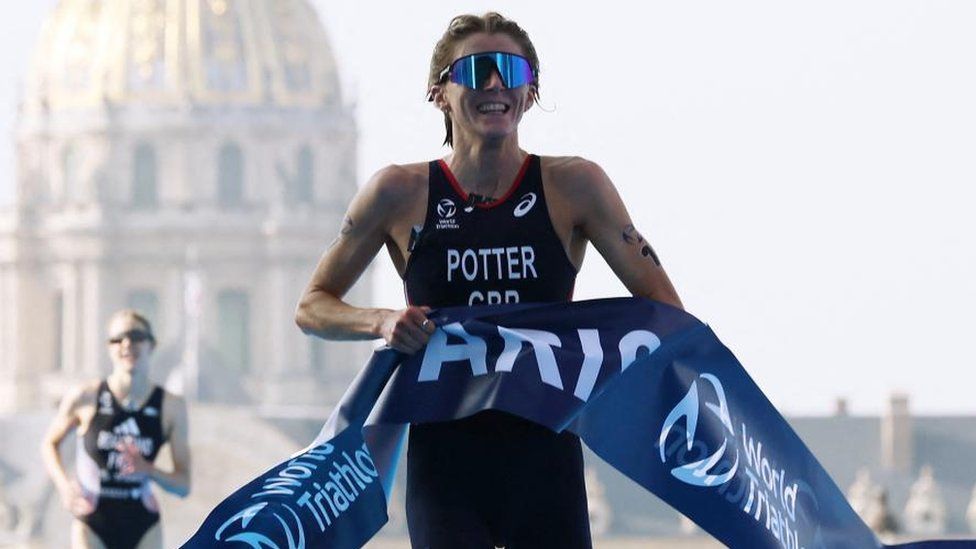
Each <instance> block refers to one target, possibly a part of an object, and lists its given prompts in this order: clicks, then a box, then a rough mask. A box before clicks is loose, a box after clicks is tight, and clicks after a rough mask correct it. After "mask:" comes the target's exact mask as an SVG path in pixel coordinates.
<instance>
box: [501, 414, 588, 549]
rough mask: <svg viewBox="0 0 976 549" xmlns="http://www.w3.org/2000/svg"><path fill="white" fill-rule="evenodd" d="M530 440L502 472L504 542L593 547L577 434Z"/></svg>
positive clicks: (515, 545) (516, 546) (511, 547)
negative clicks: (506, 501) (503, 484)
mask: <svg viewBox="0 0 976 549" xmlns="http://www.w3.org/2000/svg"><path fill="white" fill-rule="evenodd" d="M530 440H531V441H529V440H527V441H526V443H525V444H523V451H522V452H521V453H520V458H519V459H518V460H517V461H514V462H510V463H509V464H508V466H507V467H506V469H507V470H506V471H505V474H506V476H507V477H508V478H507V479H506V482H505V484H506V485H507V488H508V490H507V493H506V497H507V500H508V502H509V503H510V504H509V505H508V506H507V508H506V509H505V513H504V516H505V521H504V523H505V526H504V529H503V530H504V535H505V539H506V541H507V542H508V545H507V547H509V549H519V548H533V547H560V548H566V549H573V548H589V547H592V542H591V540H590V522H589V511H588V509H587V503H586V483H585V482H584V478H583V451H582V447H581V445H580V442H579V439H578V438H577V437H575V436H574V435H572V434H570V433H563V434H559V435H556V434H554V433H552V434H551V436H550V434H544V435H542V436H540V437H538V438H536V437H532V438H531V439H530ZM515 502H517V505H514V504H512V503H515Z"/></svg>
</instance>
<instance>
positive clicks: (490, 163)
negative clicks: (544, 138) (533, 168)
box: [445, 135, 526, 198]
mask: <svg viewBox="0 0 976 549" xmlns="http://www.w3.org/2000/svg"><path fill="white" fill-rule="evenodd" d="M525 156H526V153H525V151H523V150H522V149H520V148H519V146H518V137H517V136H516V135H513V136H510V137H506V138H505V139H502V140H499V141H490V142H485V141H479V142H477V143H471V142H468V141H467V140H466V139H463V138H462V139H459V140H458V141H456V142H455V144H454V152H452V153H451V154H450V155H448V156H447V158H445V161H446V162H447V165H448V166H450V168H451V172H452V173H454V176H455V177H456V178H457V180H458V183H460V185H461V187H462V188H464V190H465V191H466V192H468V193H474V194H479V195H482V196H488V197H492V198H498V195H499V194H501V193H504V192H505V191H506V190H508V186H509V185H511V184H512V181H514V179H515V175H516V174H517V173H518V171H519V169H520V168H521V167H522V163H523V162H524V161H525Z"/></svg>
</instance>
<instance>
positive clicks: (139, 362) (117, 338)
mask: <svg viewBox="0 0 976 549" xmlns="http://www.w3.org/2000/svg"><path fill="white" fill-rule="evenodd" d="M150 333H151V332H150V331H149V327H148V326H146V325H145V324H144V323H143V322H142V321H140V320H139V319H138V318H136V317H135V316H133V315H131V314H121V313H117V314H115V315H114V316H113V317H112V320H111V321H110V322H109V325H108V339H109V341H108V355H109V358H111V360H112V366H113V367H114V368H115V369H121V370H123V371H125V372H129V373H131V372H134V371H135V370H145V369H146V368H148V365H149V357H150V355H151V354H152V351H153V348H154V346H155V344H154V342H153V341H152V339H151V338H150V337H147V335H149V334H150Z"/></svg>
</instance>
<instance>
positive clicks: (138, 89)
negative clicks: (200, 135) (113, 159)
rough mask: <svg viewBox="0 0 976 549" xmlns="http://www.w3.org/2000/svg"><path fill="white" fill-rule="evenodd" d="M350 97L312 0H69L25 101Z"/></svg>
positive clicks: (56, 16)
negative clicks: (342, 90) (341, 85)
mask: <svg viewBox="0 0 976 549" xmlns="http://www.w3.org/2000/svg"><path fill="white" fill-rule="evenodd" d="M340 102H341V101H340V96H339V84H338V77H337V75H336V66H335V59H334V57H333V55H332V50H331V48H330V47H329V44H328V40H327V39H326V35H325V30H324V29H323V27H322V25H321V24H320V23H319V20H318V17H317V16H316V13H315V10H314V9H313V8H312V7H311V6H310V5H309V4H308V3H307V2H306V0H61V1H60V2H59V3H58V6H57V7H56V8H55V10H54V12H53V13H52V15H51V16H50V17H49V18H48V20H47V21H46V22H45V25H44V28H43V30H42V34H41V40H40V43H39V45H38V48H37V50H36V52H35V56H34V60H33V64H32V68H31V71H30V76H29V80H28V84H27V90H26V95H25V101H24V106H25V107H26V108H27V109H29V110H33V109H45V108H47V109H52V110H55V109H72V108H85V107H96V106H102V105H106V104H115V105H124V104H140V105H146V104H150V105H160V106H166V105H174V106H175V105H186V104H191V105H196V104H199V105H208V104H219V105H228V104H230V105H234V104H236V105H243V106H249V105H253V106H261V105H264V106H283V107H293V106H301V107H317V106H322V105H326V104H335V103H340Z"/></svg>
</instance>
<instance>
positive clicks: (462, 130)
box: [432, 32, 535, 143]
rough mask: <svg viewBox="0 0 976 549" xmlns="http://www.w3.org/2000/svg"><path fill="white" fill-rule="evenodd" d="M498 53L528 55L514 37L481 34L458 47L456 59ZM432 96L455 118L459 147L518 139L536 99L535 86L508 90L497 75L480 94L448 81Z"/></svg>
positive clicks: (441, 107) (434, 90) (453, 125)
mask: <svg viewBox="0 0 976 549" xmlns="http://www.w3.org/2000/svg"><path fill="white" fill-rule="evenodd" d="M494 51H500V52H506V53H514V54H517V55H522V56H524V55H525V52H524V51H522V48H521V47H520V46H519V44H518V42H516V41H515V39H513V38H512V37H511V36H509V35H507V34H504V33H492V34H489V33H484V32H479V33H476V34H472V35H471V36H468V37H467V38H465V39H464V40H462V41H461V42H459V43H458V45H457V47H456V48H455V52H454V57H453V59H454V60H456V59H458V58H461V57H464V56H467V55H471V54H474V53H482V52H494ZM432 93H433V98H434V104H435V105H436V106H437V107H438V108H439V109H441V110H442V111H444V112H446V113H447V114H448V115H449V116H450V118H451V123H452V127H453V134H454V141H455V143H458V142H470V141H478V140H485V141H497V140H501V139H504V138H506V137H508V136H513V135H515V134H516V132H517V130H518V124H519V121H521V119H522V114H523V113H525V111H527V110H529V108H531V107H532V102H533V100H534V98H535V89H534V87H533V85H531V84H529V85H525V86H520V87H518V88H511V89H506V88H505V87H504V83H503V82H502V79H501V77H500V76H499V75H498V73H497V72H493V73H492V76H491V77H490V78H489V79H488V81H487V82H485V85H484V87H483V88H482V89H479V90H473V89H470V88H467V87H465V86H462V85H460V84H456V83H454V82H451V81H449V80H447V81H445V82H444V83H442V84H439V85H437V86H434V88H433V89H432Z"/></svg>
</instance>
